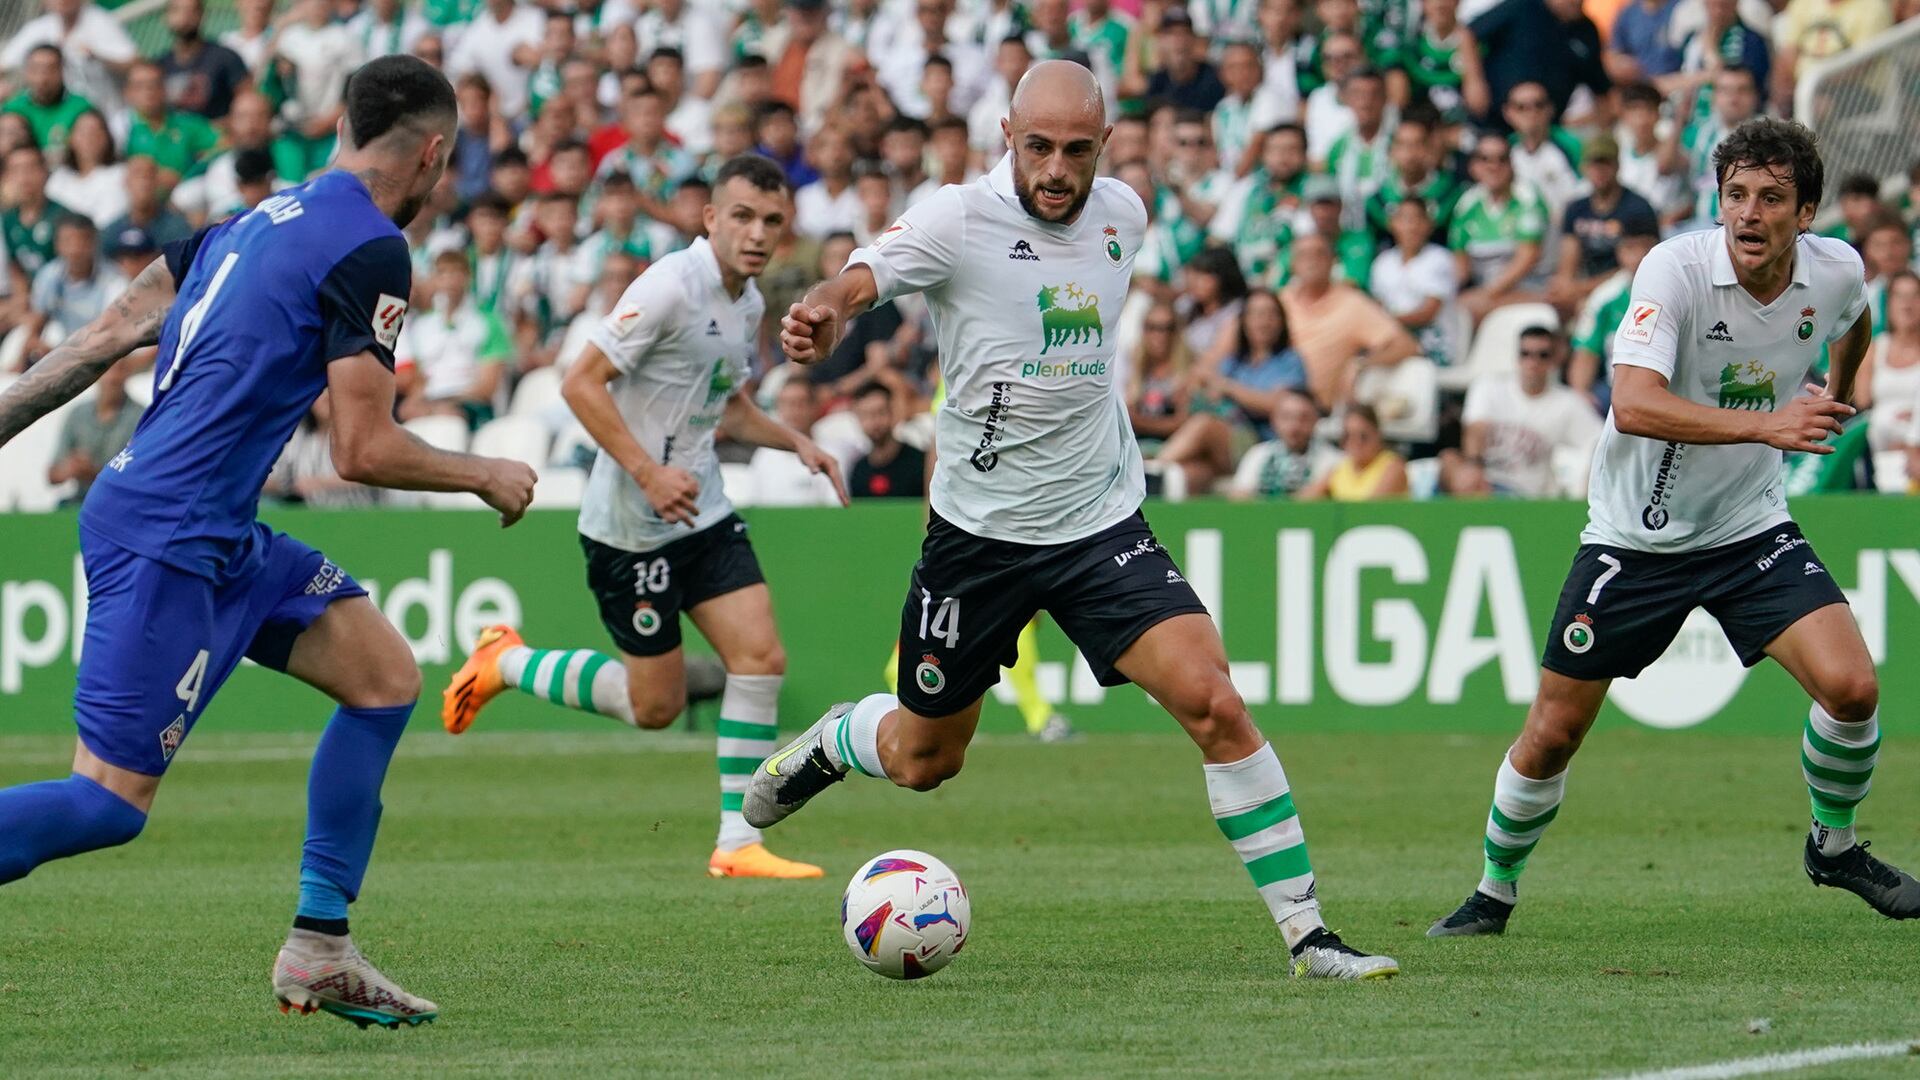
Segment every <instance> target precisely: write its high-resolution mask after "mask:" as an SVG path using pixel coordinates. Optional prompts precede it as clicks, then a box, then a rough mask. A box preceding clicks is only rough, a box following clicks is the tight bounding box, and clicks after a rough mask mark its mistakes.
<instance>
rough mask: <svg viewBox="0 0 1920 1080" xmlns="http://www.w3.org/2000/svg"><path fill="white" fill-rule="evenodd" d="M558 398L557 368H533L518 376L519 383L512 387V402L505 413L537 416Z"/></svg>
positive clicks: (558, 379)
mask: <svg viewBox="0 0 1920 1080" xmlns="http://www.w3.org/2000/svg"><path fill="white" fill-rule="evenodd" d="M559 400H560V371H559V369H558V368H552V367H543V368H534V369H533V370H532V371H529V372H527V373H526V374H525V375H522V376H520V385H518V386H516V387H514V388H513V404H511V405H509V406H507V415H509V416H525V417H530V418H537V417H539V416H541V415H542V414H544V413H545V412H546V411H547V409H548V408H549V407H550V406H552V405H553V404H554V403H555V402H557V401H559Z"/></svg>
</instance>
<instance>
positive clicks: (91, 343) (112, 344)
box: [0, 258, 173, 446]
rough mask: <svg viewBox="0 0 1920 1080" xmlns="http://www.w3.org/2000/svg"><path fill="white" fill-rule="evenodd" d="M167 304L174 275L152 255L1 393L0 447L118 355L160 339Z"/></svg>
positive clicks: (90, 381)
mask: <svg viewBox="0 0 1920 1080" xmlns="http://www.w3.org/2000/svg"><path fill="white" fill-rule="evenodd" d="M172 304H173V274H172V273H171V272H170V271H168V269H167V260H166V259H164V258H159V259H155V260H153V261H152V262H151V263H148V264H147V268H146V269H145V270H142V271H140V276H139V277H137V278H134V279H133V284H131V285H128V286H127V291H126V292H123V293H121V294H120V298H119V299H118V300H115V301H114V302H113V303H112V304H111V305H109V306H108V307H107V310H106V311H104V312H101V314H100V317H99V318H97V319H95V320H93V321H92V322H90V323H88V324H87V325H86V326H84V327H82V328H80V329H79V330H76V331H75V332H73V333H72V334H69V335H68V336H67V339H66V340H65V341H62V342H61V343H60V344H59V345H56V346H55V347H54V348H53V350H52V351H51V352H49V353H47V355H46V356H44V357H42V358H41V359H40V362H39V363H37V364H35V365H33V367H31V368H29V369H28V370H27V373H26V374H25V375H22V376H21V377H20V378H19V379H17V380H15V381H14V384H13V385H12V386H10V387H8V388H7V391H6V393H4V394H0V446H5V445H6V444H7V443H8V442H10V441H11V440H12V439H13V437H14V436H15V435H18V434H20V433H21V432H22V431H25V430H26V429H27V427H28V425H30V424H32V423H33V422H34V421H35V420H38V419H40V418H41V417H42V416H45V415H47V414H48V413H50V412H52V411H53V410H55V409H57V408H59V407H60V406H61V405H64V404H66V403H67V402H68V401H71V400H73V398H74V397H75V396H77V395H78V394H79V393H80V392H81V391H82V390H85V389H86V388H87V387H89V386H92V385H93V384H94V383H95V382H96V381H98V380H99V378H100V376H101V374H102V373H104V372H105V371H106V370H107V368H109V367H111V366H113V365H114V364H115V363H116V362H118V361H119V360H120V358H121V357H124V356H126V355H127V354H128V353H130V352H132V351H133V350H135V349H138V348H140V347H141V346H143V345H151V344H153V343H154V342H156V341H159V340H160V327H161V325H162V324H163V323H165V322H166V321H167V308H168V307H170V306H171V305H172Z"/></svg>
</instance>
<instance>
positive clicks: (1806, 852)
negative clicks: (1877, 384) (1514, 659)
mask: <svg viewBox="0 0 1920 1080" xmlns="http://www.w3.org/2000/svg"><path fill="white" fill-rule="evenodd" d="M1713 168H1714V174H1715V177H1716V178H1717V180H1718V181H1719V185H1720V212H1721V216H1722V217H1723V218H1724V223H1723V224H1722V225H1721V227H1720V228H1718V229H1714V230H1712V231H1710V232H1694V233H1687V234H1685V235H1682V236H1677V237H1675V238H1673V239H1671V240H1668V241H1666V242H1665V243H1662V244H1660V245H1659V246H1657V247H1655V248H1654V249H1653V251H1652V252H1651V253H1649V254H1648V255H1647V258H1646V261H1644V262H1642V263H1641V264H1640V268H1639V270H1638V271H1636V272H1635V274H1634V279H1633V292H1632V299H1631V303H1630V304H1629V305H1628V308H1627V314H1626V316H1625V318H1623V319H1622V320H1621V324H1620V328H1619V329H1618V330H1617V331H1615V334H1614V354H1613V363H1614V389H1613V413H1612V415H1610V416H1609V417H1608V418H1607V426H1606V429H1605V431H1604V433H1603V434H1602V436H1601V441H1600V446H1599V449H1598V450H1597V451H1596V453H1595V455H1594V462H1593V480H1592V484H1591V485H1590V487H1591V489H1592V499H1591V506H1590V509H1589V516H1588V523H1587V528H1586V531H1585V532H1583V533H1581V535H1580V541H1581V546H1580V550H1579V551H1578V552H1577V553H1576V554H1575V555H1574V560H1573V569H1572V571H1571V572H1569V573H1568V575H1567V582H1566V586H1565V588H1564V589H1563V590H1562V592H1561V594H1560V606H1559V609H1558V610H1557V611H1556V612H1555V613H1554V617H1553V624H1552V629H1551V630H1550V631H1549V633H1548V635H1547V648H1546V655H1545V657H1544V658H1542V660H1541V667H1542V668H1543V669H1544V670H1542V671H1541V673H1540V691H1539V694H1538V696H1536V697H1535V698H1534V702H1533V708H1532V710H1531V711H1529V712H1528V713H1527V722H1526V727H1525V728H1524V729H1523V730H1522V731H1521V732H1520V739H1519V741H1518V742H1516V743H1514V745H1513V748H1512V749H1511V750H1510V751H1508V753H1507V758H1506V760H1505V761H1503V762H1501V764H1500V771H1499V775H1498V778H1497V779H1496V780H1495V782H1494V789H1493V809H1492V811H1491V812H1490V813H1489V814H1488V816H1487V834H1486V864H1485V871H1484V874H1483V876H1482V878H1481V881H1480V885H1479V887H1478V888H1476V889H1475V890H1474V892H1473V894H1472V895H1471V896H1469V897H1468V898H1467V900H1466V902H1465V903H1463V904H1461V905H1460V907H1459V908H1458V909H1457V910H1456V911H1454V913H1453V914H1451V915H1448V916H1447V917H1446V918H1443V919H1441V920H1440V921H1439V922H1437V923H1435V924H1434V925H1433V928H1432V929H1431V930H1429V931H1428V934H1429V935H1430V936H1432V937H1455V936H1465V935H1475V934H1498V933H1501V932H1503V931H1504V930H1505V929H1506V926H1507V919H1508V917H1509V916H1510V915H1512V914H1513V908H1514V904H1515V903H1516V901H1517V900H1518V893H1517V892H1516V889H1515V886H1516V882H1517V881H1518V879H1519V877H1520V871H1521V870H1522V869H1523V868H1524V867H1525V866H1526V864H1527V857H1528V856H1529V855H1531V854H1532V853H1533V849H1534V846H1535V845H1536V844H1538V843H1539V842H1540V836H1541V834H1542V833H1543V832H1545V831H1546V827H1547V825H1548V823H1550V822H1551V821H1552V820H1553V818H1554V816H1555V815H1556V814H1558V813H1559V812H1560V797H1561V794H1562V792H1563V791H1564V790H1565V788H1566V783H1567V765H1568V763H1569V762H1570V761H1572V760H1573V755H1574V752H1575V751H1576V750H1578V749H1579V748H1580V742H1581V740H1582V739H1584V738H1585V737H1586V734H1587V730H1588V729H1589V728H1591V727H1592V726H1593V721H1594V718H1595V717H1596V716H1597V715H1598V714H1599V712H1600V703H1601V702H1602V701H1603V700H1604V699H1605V698H1606V694H1607V687H1608V686H1609V685H1611V684H1612V682H1613V680H1614V679H1616V678H1631V677H1633V676H1635V675H1638V674H1639V673H1640V671H1641V669H1643V668H1645V667H1646V666H1647V665H1648V664H1650V663H1652V662H1653V661H1654V660H1657V659H1659V657H1660V654H1661V653H1663V652H1665V651H1666V648H1667V645H1668V644H1669V643H1671V642H1672V641H1673V639H1674V636H1675V635H1676V634H1678V633H1679V631H1680V627H1681V625H1682V624H1683V623H1684V622H1685V621H1686V619H1687V616H1688V615H1690V614H1691V613H1692V611H1693V609H1694V608H1696V607H1701V608H1705V609H1706V610H1707V612H1708V613H1709V614H1711V615H1712V616H1713V617H1714V618H1715V619H1717V620H1719V622H1720V627H1721V629H1722V630H1723V631H1725V632H1726V635H1727V641H1728V643H1729V644H1731V645H1732V646H1733V648H1734V651H1735V652H1736V653H1737V654H1738V655H1739V657H1740V660H1741V662H1742V663H1744V664H1746V665H1748V666H1749V667H1751V666H1752V665H1754V664H1757V663H1759V662H1760V660H1761V658H1763V657H1769V656H1770V657H1772V658H1773V659H1774V661H1775V662H1777V663H1778V664H1779V665H1780V666H1781V667H1783V668H1786V669H1787V671H1788V672H1789V673H1790V674H1791V675H1792V676H1793V677H1794V679H1795V680H1797V681H1798V682H1799V683H1800V685H1801V687H1802V688H1804V689H1805V690H1806V692H1807V696H1808V697H1810V698H1812V699H1813V705H1812V707H1811V708H1810V709H1809V710H1808V714H1807V720H1806V725H1805V727H1804V728H1803V729H1802V731H1801V739H1800V768H1801V773H1802V775H1803V776H1804V777H1805V778H1806V782H1807V792H1808V795H1809V796H1810V799H1811V802H1812V811H1813V826H1812V829H1811V831H1810V833H1809V835H1808V837H1807V841H1806V845H1805V847H1804V849H1803V851H1802V855H1801V862H1802V865H1803V866H1804V867H1805V869H1806V872H1807V876H1808V877H1809V878H1811V879H1812V881H1813V883H1814V884H1815V885H1827V886H1832V887H1835V888H1840V889H1845V890H1847V891H1848V892H1852V893H1855V894H1857V895H1858V896H1860V897H1861V898H1862V899H1863V900H1865V901H1866V902H1867V903H1868V904H1869V905H1870V906H1872V907H1873V909H1874V910H1875V911H1878V912H1880V913H1881V914H1882V915H1886V916H1888V917H1890V918H1895V919H1909V918H1913V917H1915V916H1920V883H1917V882H1915V881H1914V879H1913V878H1912V877H1910V876H1908V875H1907V874H1905V873H1902V872H1901V871H1899V870H1896V869H1894V868H1893V867H1891V866H1889V865H1887V864H1886V863H1884V862H1881V861H1880V860H1879V859H1876V858H1874V857H1873V856H1872V855H1870V854H1868V852H1867V845H1866V844H1863V843H1858V842H1856V841H1855V840H1854V835H1853V819H1854V809H1855V807H1857V806H1858V805H1859V803H1860V801H1861V800H1862V799H1864V798H1866V796H1867V788H1868V787H1869V786H1870V784H1871V783H1872V780H1873V766H1874V761H1875V759H1876V758H1877V756H1878V754H1879V749H1880V721H1879V717H1880V711H1879V708H1880V686H1879V682H1878V680H1877V678H1876V676H1875V673H1874V668H1873V657H1872V656H1871V655H1869V654H1868V652H1867V646H1866V642H1865V641H1863V640H1862V639H1861V636H1860V628H1859V627H1858V626H1856V625H1855V624H1854V621H1853V613H1852V612H1851V611H1849V610H1848V609H1847V598H1846V596H1845V594H1843V593H1842V592H1841V591H1840V587H1839V586H1837V585H1835V584H1834V582H1833V577H1832V576H1831V575H1830V574H1828V573H1827V568H1826V565H1825V564H1824V563H1822V562H1821V561H1820V558H1819V556H1817V555H1815V554H1814V552H1813V548H1812V547H1811V546H1809V545H1808V543H1807V540H1806V537H1804V536H1802V535H1800V528H1799V526H1797V525H1795V524H1794V523H1793V519H1792V518H1791V517H1789V516H1788V514H1787V504H1786V496H1785V493H1784V492H1783V491H1782V488H1781V475H1780V474H1781V461H1780V454H1781V451H1798V452H1801V453H1811V454H1828V453H1832V452H1833V448H1832V447H1831V446H1829V445H1827V444H1826V442H1825V440H1826V438H1827V436H1828V435H1830V434H1833V433H1834V432H1837V431H1839V430H1840V421H1841V420H1843V419H1845V418H1846V417H1848V416H1851V415H1853V412H1854V410H1853V407H1852V406H1850V405H1848V404H1846V402H1847V400H1848V398H1849V397H1851V396H1852V394H1853V381H1854V376H1855V374H1856V373H1857V372H1858V371H1859V370H1860V362H1861V359H1862V358H1863V357H1864V356H1865V355H1866V350H1867V344H1868V341H1869V339H1870V338H1871V336H1872V333H1871V323H1870V319H1869V317H1868V315H1867V311H1866V307H1867V302H1866V290H1865V287H1864V282H1863V280H1862V279H1863V277H1864V274H1863V269H1862V267H1861V263H1860V256H1859V255H1858V254H1856V253H1855V252H1854V250H1853V249H1852V248H1851V247H1849V246H1847V245H1846V244H1845V243H1843V242H1841V241H1838V240H1830V239H1827V238H1826V237H1821V236H1814V235H1812V234H1810V233H1808V232H1807V229H1808V227H1809V226H1810V225H1811V224H1812V223H1813V213H1814V209H1815V208H1816V207H1818V206H1819V205H1820V189H1821V186H1822V172H1823V171H1824V170H1823V168H1822V166H1821V162H1820V155H1819V152H1818V151H1817V149H1816V148H1815V146H1814V141H1813V134H1812V133H1811V132H1809V131H1808V130H1807V129H1806V128H1804V127H1801V126H1800V125H1799V124H1795V123H1792V122H1788V121H1780V120H1773V119H1770V118H1765V117H1761V118H1756V119H1753V120H1748V121H1746V122H1745V123H1743V124H1741V125H1740V126H1739V127H1737V128H1735V129H1734V130H1733V132H1732V133H1731V134H1730V135H1728V136H1727V138H1726V139H1725V141H1723V142H1722V143H1721V144H1720V146H1719V148H1718V149H1717V150H1715V151H1714V155H1713ZM1823 344H1831V346H1832V351H1831V353H1830V359H1831V365H1830V371H1829V378H1828V381H1827V384H1826V385H1825V386H1824V387H1819V386H1808V387H1806V391H1805V393H1801V394H1796V393H1795V388H1797V387H1799V386H1801V384H1802V382H1803V381H1804V380H1805V379H1806V378H1807V373H1808V371H1809V370H1810V369H1811V367H1812V365H1813V364H1814V362H1815V361H1816V360H1818V359H1819V355H1820V348H1821V346H1822V345H1823Z"/></svg>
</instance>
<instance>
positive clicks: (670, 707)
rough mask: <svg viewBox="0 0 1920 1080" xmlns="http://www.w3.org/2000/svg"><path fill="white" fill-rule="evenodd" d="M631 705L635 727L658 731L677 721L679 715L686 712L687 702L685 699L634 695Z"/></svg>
mask: <svg viewBox="0 0 1920 1080" xmlns="http://www.w3.org/2000/svg"><path fill="white" fill-rule="evenodd" d="M632 705H633V724H634V726H635V727H641V728H646V729H647V730H648V731H659V730H660V729H661V728H664V727H667V726H669V725H671V724H672V723H673V722H674V721H675V720H677V719H679V717H680V714H681V713H682V712H685V711H686V708H687V701H686V698H685V697H673V698H660V697H642V696H640V695H637V694H636V695H634V697H633V698H632Z"/></svg>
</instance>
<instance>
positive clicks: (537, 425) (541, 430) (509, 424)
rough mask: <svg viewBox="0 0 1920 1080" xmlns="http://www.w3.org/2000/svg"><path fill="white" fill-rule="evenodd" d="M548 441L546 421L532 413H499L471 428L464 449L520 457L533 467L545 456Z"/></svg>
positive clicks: (485, 455) (478, 452) (517, 458)
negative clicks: (471, 439) (467, 443)
mask: <svg viewBox="0 0 1920 1080" xmlns="http://www.w3.org/2000/svg"><path fill="white" fill-rule="evenodd" d="M549 441H550V440H549V439H548V437H547V428H546V425H545V424H542V423H541V422H540V421H538V420H536V419H534V418H533V417H530V416H502V417H500V418H499V419H497V420H489V421H488V422H487V423H486V424H485V425H483V426H482V427H481V428H480V430H479V431H476V432H474V433H473V442H472V443H471V444H470V445H469V446H468V447H467V449H468V451H469V452H471V453H475V454H480V455H482V456H484V457H500V458H507V459H509V460H512V461H524V462H526V463H527V464H528V465H532V466H534V467H536V468H537V467H539V466H540V464H541V463H543V462H545V461H546V460H547V444H548V442H549Z"/></svg>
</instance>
